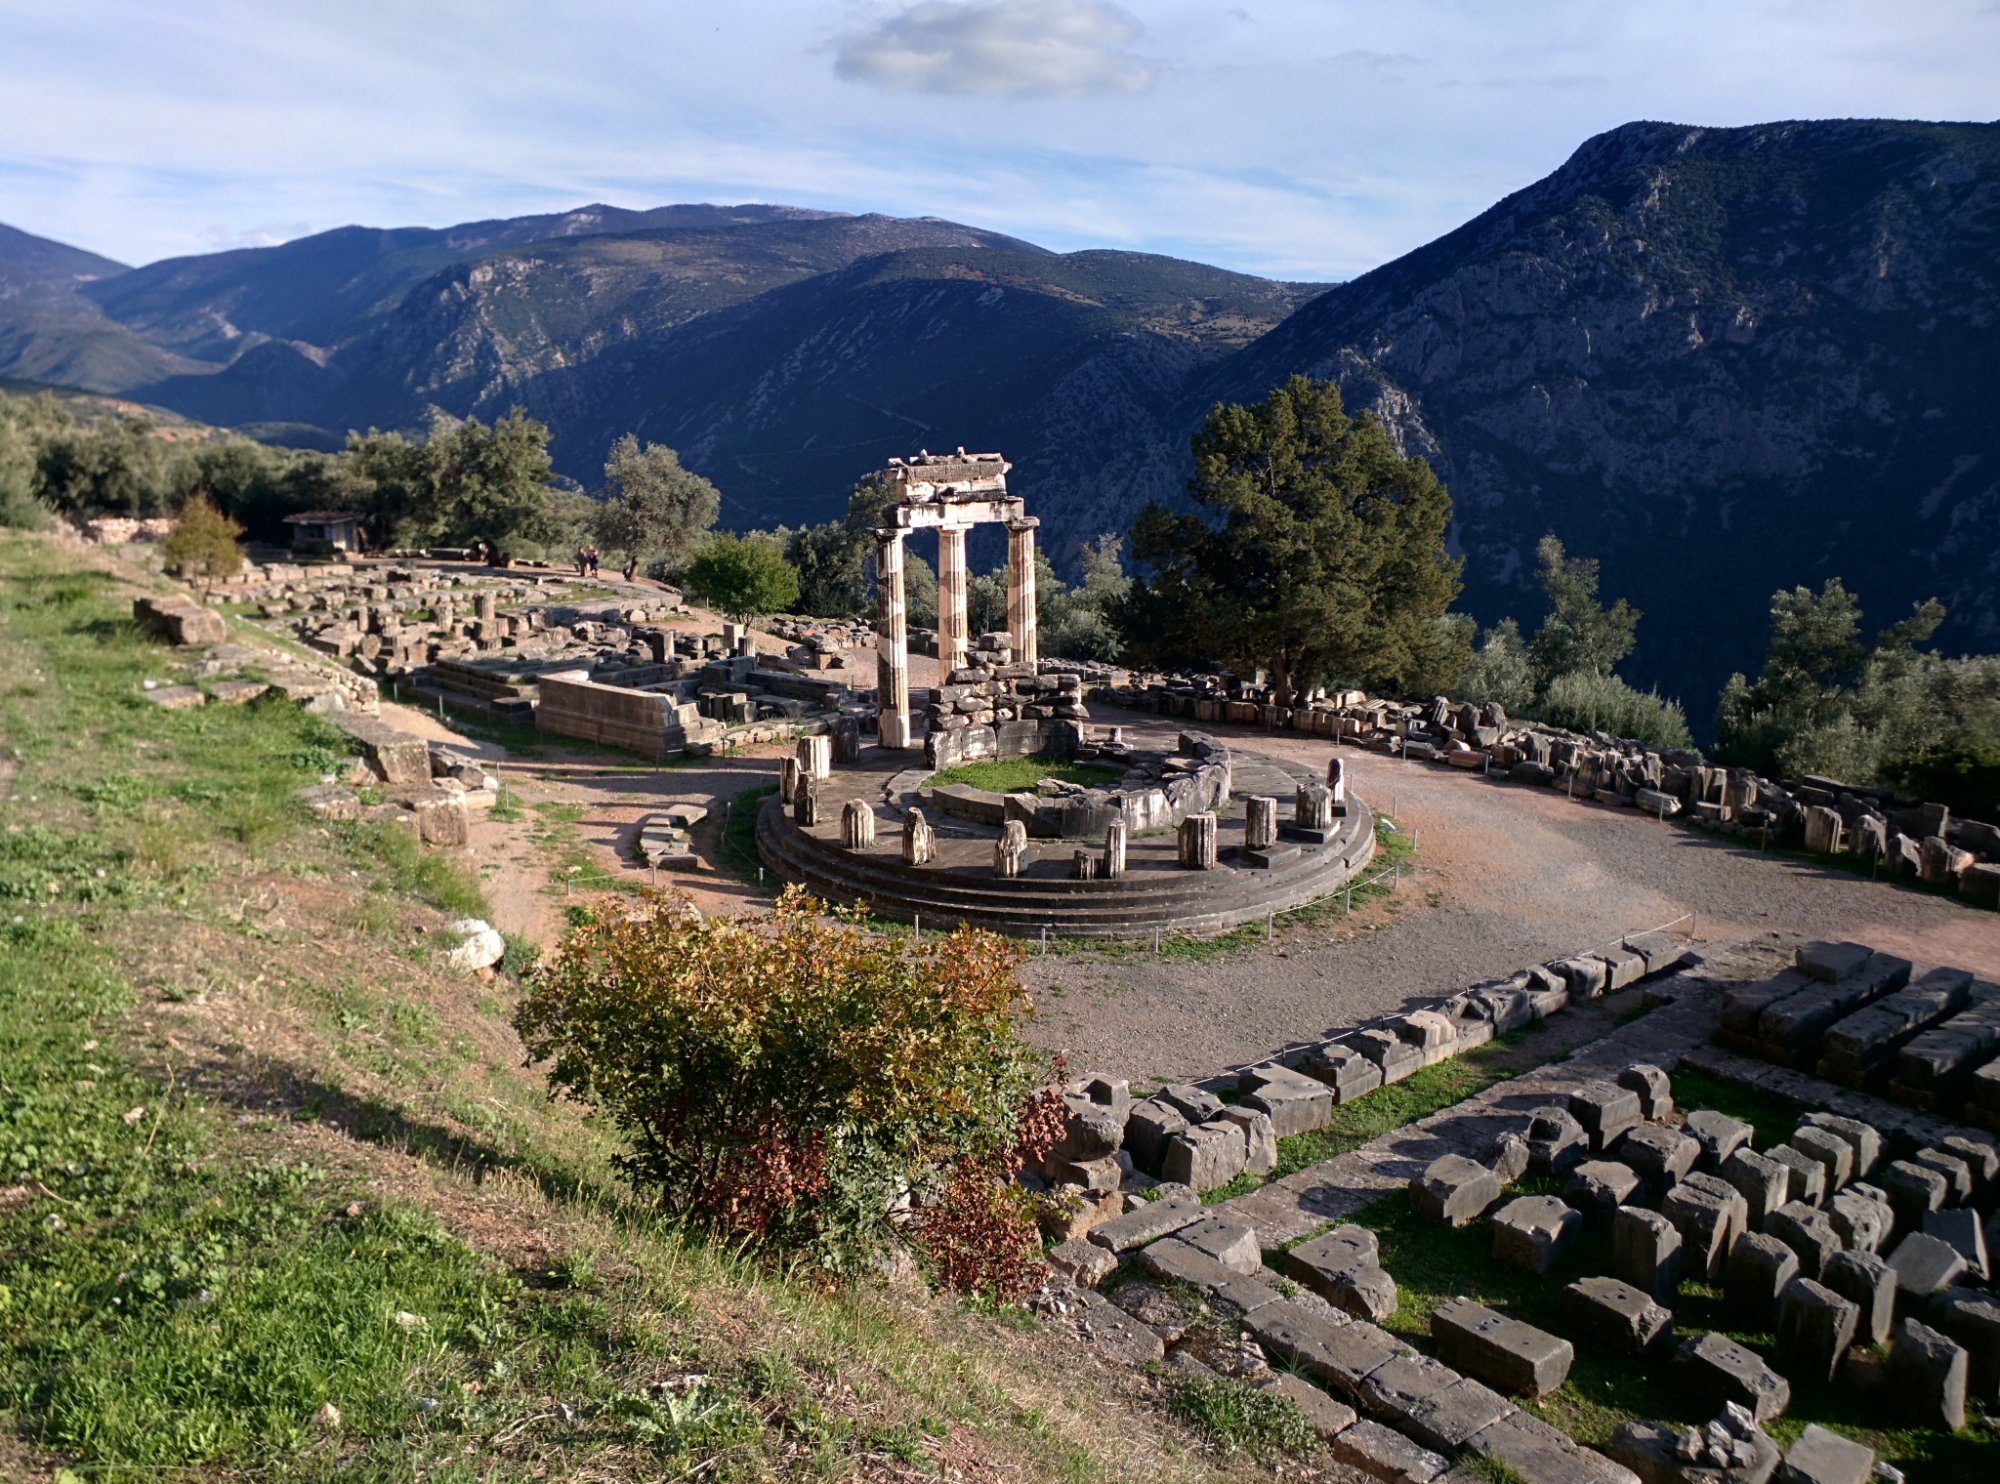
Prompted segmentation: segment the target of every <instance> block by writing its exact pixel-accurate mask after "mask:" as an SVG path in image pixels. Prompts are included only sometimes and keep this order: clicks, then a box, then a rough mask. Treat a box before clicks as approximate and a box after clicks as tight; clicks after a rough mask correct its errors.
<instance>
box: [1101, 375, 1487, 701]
mask: <svg viewBox="0 0 2000 1484" xmlns="http://www.w3.org/2000/svg"><path fill="white" fill-rule="evenodd" d="M1193 450H1194V463H1195V473H1194V477H1193V479H1192V480H1191V481H1190V482H1189V485H1188V492H1189V494H1190V495H1191V496H1192V497H1193V500H1194V502H1195V505H1196V511H1195V512H1194V513H1191V514H1183V515H1176V514H1173V513H1172V512H1170V511H1168V510H1166V509H1164V508H1162V507H1160V506H1159V505H1157V504H1152V505H1148V506H1147V508H1146V509H1145V511H1144V512H1142V513H1141V515H1140V516H1139V519H1138V521H1137V522H1136V523H1135V524H1134V526H1133V528H1132V551H1133V555H1134V556H1135V557H1136V558H1137V559H1138V560H1139V561H1140V562H1141V563H1142V564H1144V565H1145V566H1147V567H1149V568H1150V569H1151V576H1150V578H1148V579H1146V580H1142V581H1139V582H1136V583H1135V584H1134V585H1133V588H1132V590H1131V593H1130V595H1129V596H1128V597H1127V599H1126V600H1125V602H1124V603H1123V604H1122V605H1121V621H1120V627H1121V629H1122V631H1123V637H1124V640H1125V643H1126V646H1127V649H1128V652H1129V653H1130V654H1131V655H1132V656H1133V657H1134V658H1137V659H1142V660H1150V661H1152V662H1153V663H1158V664H1175V663H1187V662H1190V661H1193V662H1213V663H1221V664H1224V665H1228V666H1231V667H1234V668H1237V669H1244V670H1247V669H1255V668H1267V669H1269V670H1270V672H1271V674H1272V677H1273V680H1274V682H1275V684H1276V685H1277V686H1278V687H1279V688H1280V689H1281V690H1286V689H1291V688H1294V687H1297V686H1303V685H1309V684H1312V683H1314V682H1316V681H1317V680H1319V679H1321V678H1325V677H1338V678H1340V679H1343V680H1348V681H1352V682H1355V683H1358V684H1364V685H1371V686H1376V687H1380V688H1383V689H1387V690H1391V691H1399V692H1412V691H1422V690H1425V689H1429V688H1433V687H1435V686H1437V685H1439V684H1442V683H1443V682H1444V681H1445V680H1447V679H1448V678H1449V677H1450V676H1452V675H1453V674H1455V673H1456V672H1457V671H1458V669H1459V667H1460V666H1461V665H1462V663H1463V659H1464V644H1465V640H1464V635H1463V633H1462V632H1461V631H1460V630H1458V629H1456V628H1454V627H1452V626H1449V625H1445V624H1443V623H1441V622H1440V620H1441V619H1442V618H1443V616H1444V614H1445V611H1446V610H1447V609H1448V608H1449V607H1450V604H1451V601H1452V599H1453V598H1454V597H1455V596H1457V594H1458V590H1459V580H1458V578H1459V570H1460V566H1461V563H1460V562H1459V561H1458V560H1456V559H1454V558H1452V557H1450V556H1448V555H1447V554H1446V552H1445V546H1444V539H1445V529H1446V526H1447V524H1448V523H1449V521H1450V518H1451V497H1450V496H1449V495H1448V494H1447V493H1446V492H1445V489H1444V486H1443V485H1442V484H1440V483H1439V482H1438V480H1437V477H1436V476H1435V475H1434V474H1433V473H1432V472H1431V470H1430V467H1429V465H1427V464H1426V463H1425V462H1424V461H1423V460H1422V459H1421V458H1416V457H1409V458H1406V457H1404V456H1403V455H1401V454H1399V453H1398V452H1397V451H1396V448H1395V445H1394V444H1393V443H1392V442H1391V441H1390V438H1389V435H1388V433H1387V432H1386V431H1385V430H1384V429H1383V427H1382V425H1381V423H1380V422H1379V421H1378V420H1377V419H1376V418H1375V417H1373V416H1372V415H1370V414H1367V413H1363V414H1362V415H1361V416H1359V417H1349V416H1348V415H1347V413H1346V412H1345V411H1344V410H1343V408H1342V406H1341V401H1340V392H1339V389H1338V388H1337V387H1336V386H1334V384H1333V383H1332V382H1329V381H1314V380H1310V379H1308V378H1306V377H1303V376H1294V377H1293V378H1292V379H1291V380H1290V381H1289V382H1287V383H1286V384H1285V385H1284V386H1282V387H1279V388H1277V389H1276V390H1274V391H1273V392H1272V393H1271V394H1270V396H1269V397H1267V398H1266V399H1265V400H1264V401H1263V402H1262V403H1260V404H1258V405H1256V406H1254V407H1244V406H1218V407H1216V408H1215V410H1214V411H1213V412H1211V413H1210V414H1209V417H1208V420H1207V422H1206V423H1205V424H1204V425H1203V426H1202V428H1201V430H1200V431H1199V432H1198V433H1196V434H1195V436H1194V440H1193Z"/></svg>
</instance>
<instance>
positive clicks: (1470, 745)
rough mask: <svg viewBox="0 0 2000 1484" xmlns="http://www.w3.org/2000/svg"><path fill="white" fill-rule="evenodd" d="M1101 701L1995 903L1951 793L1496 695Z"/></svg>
mask: <svg viewBox="0 0 2000 1484" xmlns="http://www.w3.org/2000/svg"><path fill="white" fill-rule="evenodd" d="M1093 698H1094V699H1096V700H1099V701H1103V702H1110V703H1115V704H1118V705H1125V706H1131V707H1133V708H1135V709H1138V710H1142V711H1152V712H1157V713H1159V714H1162V715H1167V716H1191V717H1193V718H1195V719H1197V720H1209V721H1227V722H1233V723H1237V724H1239V725H1244V726H1262V727H1266V728H1269V729H1273V730H1282V731H1290V732H1299V733H1305V734H1309V735H1312V736H1318V737H1329V738H1332V739H1334V740H1336V741H1339V742H1345V743H1349V744H1352V745H1355V746H1359V747H1365V748H1367V749H1369V750H1370V751H1374V752H1383V753H1388V754H1391V755H1394V756H1401V757H1407V758H1413V759H1417V760H1420V761H1425V762H1435V763H1439V764H1442V765H1444V766H1447V767H1455V768H1461V769H1464V770H1465V771H1466V772H1468V773H1472V774H1476V775H1479V776H1482V777H1497V778H1500V779H1504V780H1508V781H1512V782H1516V783H1531V784H1536V785H1538V786H1541V787H1544V788H1556V789H1561V790H1563V791H1564V793H1565V794H1567V795H1568V796H1569V797H1571V798H1574V799H1579V800H1582V801H1583V802H1585V803H1591V804H1602V805H1610V806H1613V807H1629V808H1634V809H1638V810H1640V811H1641V812H1643V813H1645V814H1649V815H1652V816H1654V817H1655V818H1658V819H1661V820H1667V819H1674V818H1677V817H1684V818H1685V819H1686V821H1687V822H1688V823H1690V824H1693V825H1696V826H1697V827H1700V828H1704V829H1709V830H1714V831H1717V832H1720V833H1726V834H1731V835H1735V836H1737V837H1738V838H1742V839H1748V840H1756V841H1757V842H1758V843H1760V844H1766V845H1781V846H1788V847H1792V848H1796V849H1803V850H1808V851H1812V852H1814V853H1817V854H1829V855H1830V854H1852V855H1854V856H1855V857H1857V858H1858V859H1859V861H1860V862H1861V863H1862V864H1864V865H1873V866H1875V867H1876V869H1878V870H1879V871H1880V872H1881V873H1882V874H1884V875H1888V876H1891V877H1902V878H1907V879H1913V880H1918V881H1922V882H1923V883H1925V884H1926V885H1930V886H1938V887H1944V888H1947V889H1950V890H1954V891H1957V892H1958V893H1960V894H1961V895H1962V896H1964V897H1965V898H1966V899H1967V900H1968V901H1970V902H1974V903H1976V904H1978V905H1981V906H1988V907H1991V906H1996V905H2000V827H1996V826H1995V825H1992V824H1988V823H1985V822H1983V821H1979V820H1971V819H1958V818H1954V817H1953V816H1952V814H1951V811H1950V810H1949V809H1947V808H1946V807H1945V806H1944V805H1942V804H1918V805H1903V804H1900V803H1898V802H1897V801H1896V800H1895V799H1893V798H1892V797H1891V796H1890V795H1889V794H1887V793H1886V792H1885V791H1883V790H1881V789H1872V788H1859V787H1854V786H1852V785H1848V784H1844V783H1840V782H1838V781H1836V780H1833V779H1826V778H1806V779H1800V780H1796V781H1792V782H1788V783H1781V782H1776V781H1773V780H1771V779H1769V778H1763V777H1760V776H1759V775H1757V774H1756V773H1754V772H1752V771H1751V770H1750V769H1748V768H1728V767H1717V766H1715V765H1713V764H1710V763H1708V762H1706V761H1705V760H1704V759H1703V757H1702V756H1701V754H1700V753H1697V752H1692V751H1687V750H1684V749H1681V748H1654V747H1647V746H1644V745H1642V744H1640V743H1637V742H1632V741H1626V740H1620V739H1618V738H1613V737H1608V736H1605V735H1603V734H1601V733H1598V734H1592V735H1588V736H1586V735H1583V734H1580V733H1577V732H1570V731H1565V730H1564V729H1562V728H1560V727H1550V726H1545V725H1542V724H1541V723H1517V722H1511V721H1509V719H1508V717H1507V714H1506V712H1505V711H1504V710H1503V709H1502V708H1501V707H1500V706H1498V705H1497V704H1494V703H1491V702H1488V703H1485V704H1474V703H1471V702H1455V701H1452V700H1450V699H1448V698H1447V697H1443V696H1440V697H1438V698H1436V699H1435V700H1432V701H1430V702H1427V703H1422V704H1417V703H1409V702H1397V701H1383V700H1376V699H1371V698H1369V697H1368V696H1366V695H1363V694H1362V693H1361V692H1359V691H1346V692H1339V693H1336V694H1334V695H1332V696H1322V697H1318V698H1315V699H1312V700H1310V701H1306V702H1303V703H1300V704H1292V705H1284V704H1279V703H1278V702H1277V701H1276V700H1274V699H1271V698H1270V697H1269V694H1268V693H1263V695H1262V696H1261V698H1260V695H1259V693H1257V692H1254V691H1247V690H1245V689H1244V688H1242V687H1239V686H1232V685H1230V684H1229V683H1227V682H1226V681H1225V680H1223V679H1222V678H1220V677H1206V678H1204V679H1201V680H1199V681H1189V680H1187V679H1185V678H1181V679H1175V680H1168V679H1160V678H1154V679H1148V680H1140V681H1136V682H1132V683H1128V684H1125V685H1120V686H1108V687H1101V688H1099V689H1098V690H1097V691H1095V692H1094V693H1093Z"/></svg>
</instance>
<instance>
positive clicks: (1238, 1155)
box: [1160, 1118, 1249, 1194]
mask: <svg viewBox="0 0 2000 1484" xmlns="http://www.w3.org/2000/svg"><path fill="white" fill-rule="evenodd" d="M1248 1158H1249V1150H1248V1147H1247V1145H1246V1144H1245V1142H1244V1138H1243V1130H1242V1129H1240V1128H1238V1127H1237V1126H1236V1125H1235V1124H1233V1123H1225V1122H1223V1121H1221V1120H1220V1119H1219V1118H1218V1119H1217V1121H1216V1122H1214V1123H1197V1124H1195V1125H1193V1126H1192V1127H1190V1128H1187V1129H1183V1130H1182V1131H1181V1132H1180V1133H1177V1134H1175V1135H1174V1136H1173V1137H1172V1138H1170V1139H1168V1140H1167V1152H1166V1157H1165V1158H1164V1159H1162V1160H1161V1162H1160V1174H1161V1176H1162V1178H1164V1179H1167V1180H1178V1181H1179V1182H1180V1183H1181V1184H1183V1185H1186V1186H1188V1187H1189V1188H1191V1189H1192V1190H1194V1191H1195V1192H1196V1193H1197V1194H1199V1193H1200V1192H1202V1191H1208V1190H1220V1189H1221V1188H1222V1187H1223V1186H1225V1185H1227V1184H1228V1183H1229V1182H1230V1181H1231V1180H1234V1179H1235V1178H1236V1177H1237V1176H1238V1175H1240V1174H1242V1173H1243V1166H1244V1164H1245V1162H1246V1161H1247V1160H1248Z"/></svg>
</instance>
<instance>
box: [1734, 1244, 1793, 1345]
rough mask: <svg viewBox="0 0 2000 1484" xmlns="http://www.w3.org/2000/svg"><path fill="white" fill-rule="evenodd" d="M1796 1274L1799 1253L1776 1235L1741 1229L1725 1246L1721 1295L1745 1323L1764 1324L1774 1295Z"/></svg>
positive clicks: (1774, 1304)
mask: <svg viewBox="0 0 2000 1484" xmlns="http://www.w3.org/2000/svg"><path fill="white" fill-rule="evenodd" d="M1798 1275H1799V1255H1798V1254H1797V1253H1796V1252H1794V1251H1792V1249H1791V1248H1790V1247H1788V1246H1786V1245H1785V1244H1784V1243H1783V1242H1781V1241H1779V1240H1778V1239H1777V1238H1776V1237H1773V1236H1768V1235H1766V1234H1764V1233H1762V1232H1745V1233H1744V1234H1743V1235H1742V1236H1740V1237H1738V1238H1737V1239H1736V1240H1735V1242H1733V1243H1732V1244H1731V1245H1730V1248H1729V1260H1728V1263H1727V1267H1726V1271H1725V1276H1724V1278H1723V1295H1724V1297H1725V1298H1726V1299H1727V1301H1728V1304H1729V1312H1730V1313H1731V1314H1738V1315H1741V1316H1742V1317H1743V1322H1744V1324H1745V1325H1746V1326H1758V1327H1761V1326H1762V1325H1765V1324H1768V1323H1769V1322H1770V1320H1771V1316H1772V1315H1773V1314H1774V1313H1775V1312H1776V1310H1777V1302H1778V1295H1779V1294H1780V1293H1782V1292H1784V1290H1785V1285H1786V1284H1788V1283H1790V1282H1791V1281H1792V1279H1794V1278H1796V1277H1797V1276H1798Z"/></svg>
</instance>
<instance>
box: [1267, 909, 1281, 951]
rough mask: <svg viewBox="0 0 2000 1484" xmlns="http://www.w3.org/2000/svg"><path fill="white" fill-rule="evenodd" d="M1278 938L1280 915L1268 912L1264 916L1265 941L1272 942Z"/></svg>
mask: <svg viewBox="0 0 2000 1484" xmlns="http://www.w3.org/2000/svg"><path fill="white" fill-rule="evenodd" d="M1277 936H1278V914H1277V913H1276V912H1267V913H1266V914H1264V941H1265V942H1266V943H1269V942H1272V941H1274V940H1275V939H1276V938H1277Z"/></svg>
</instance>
